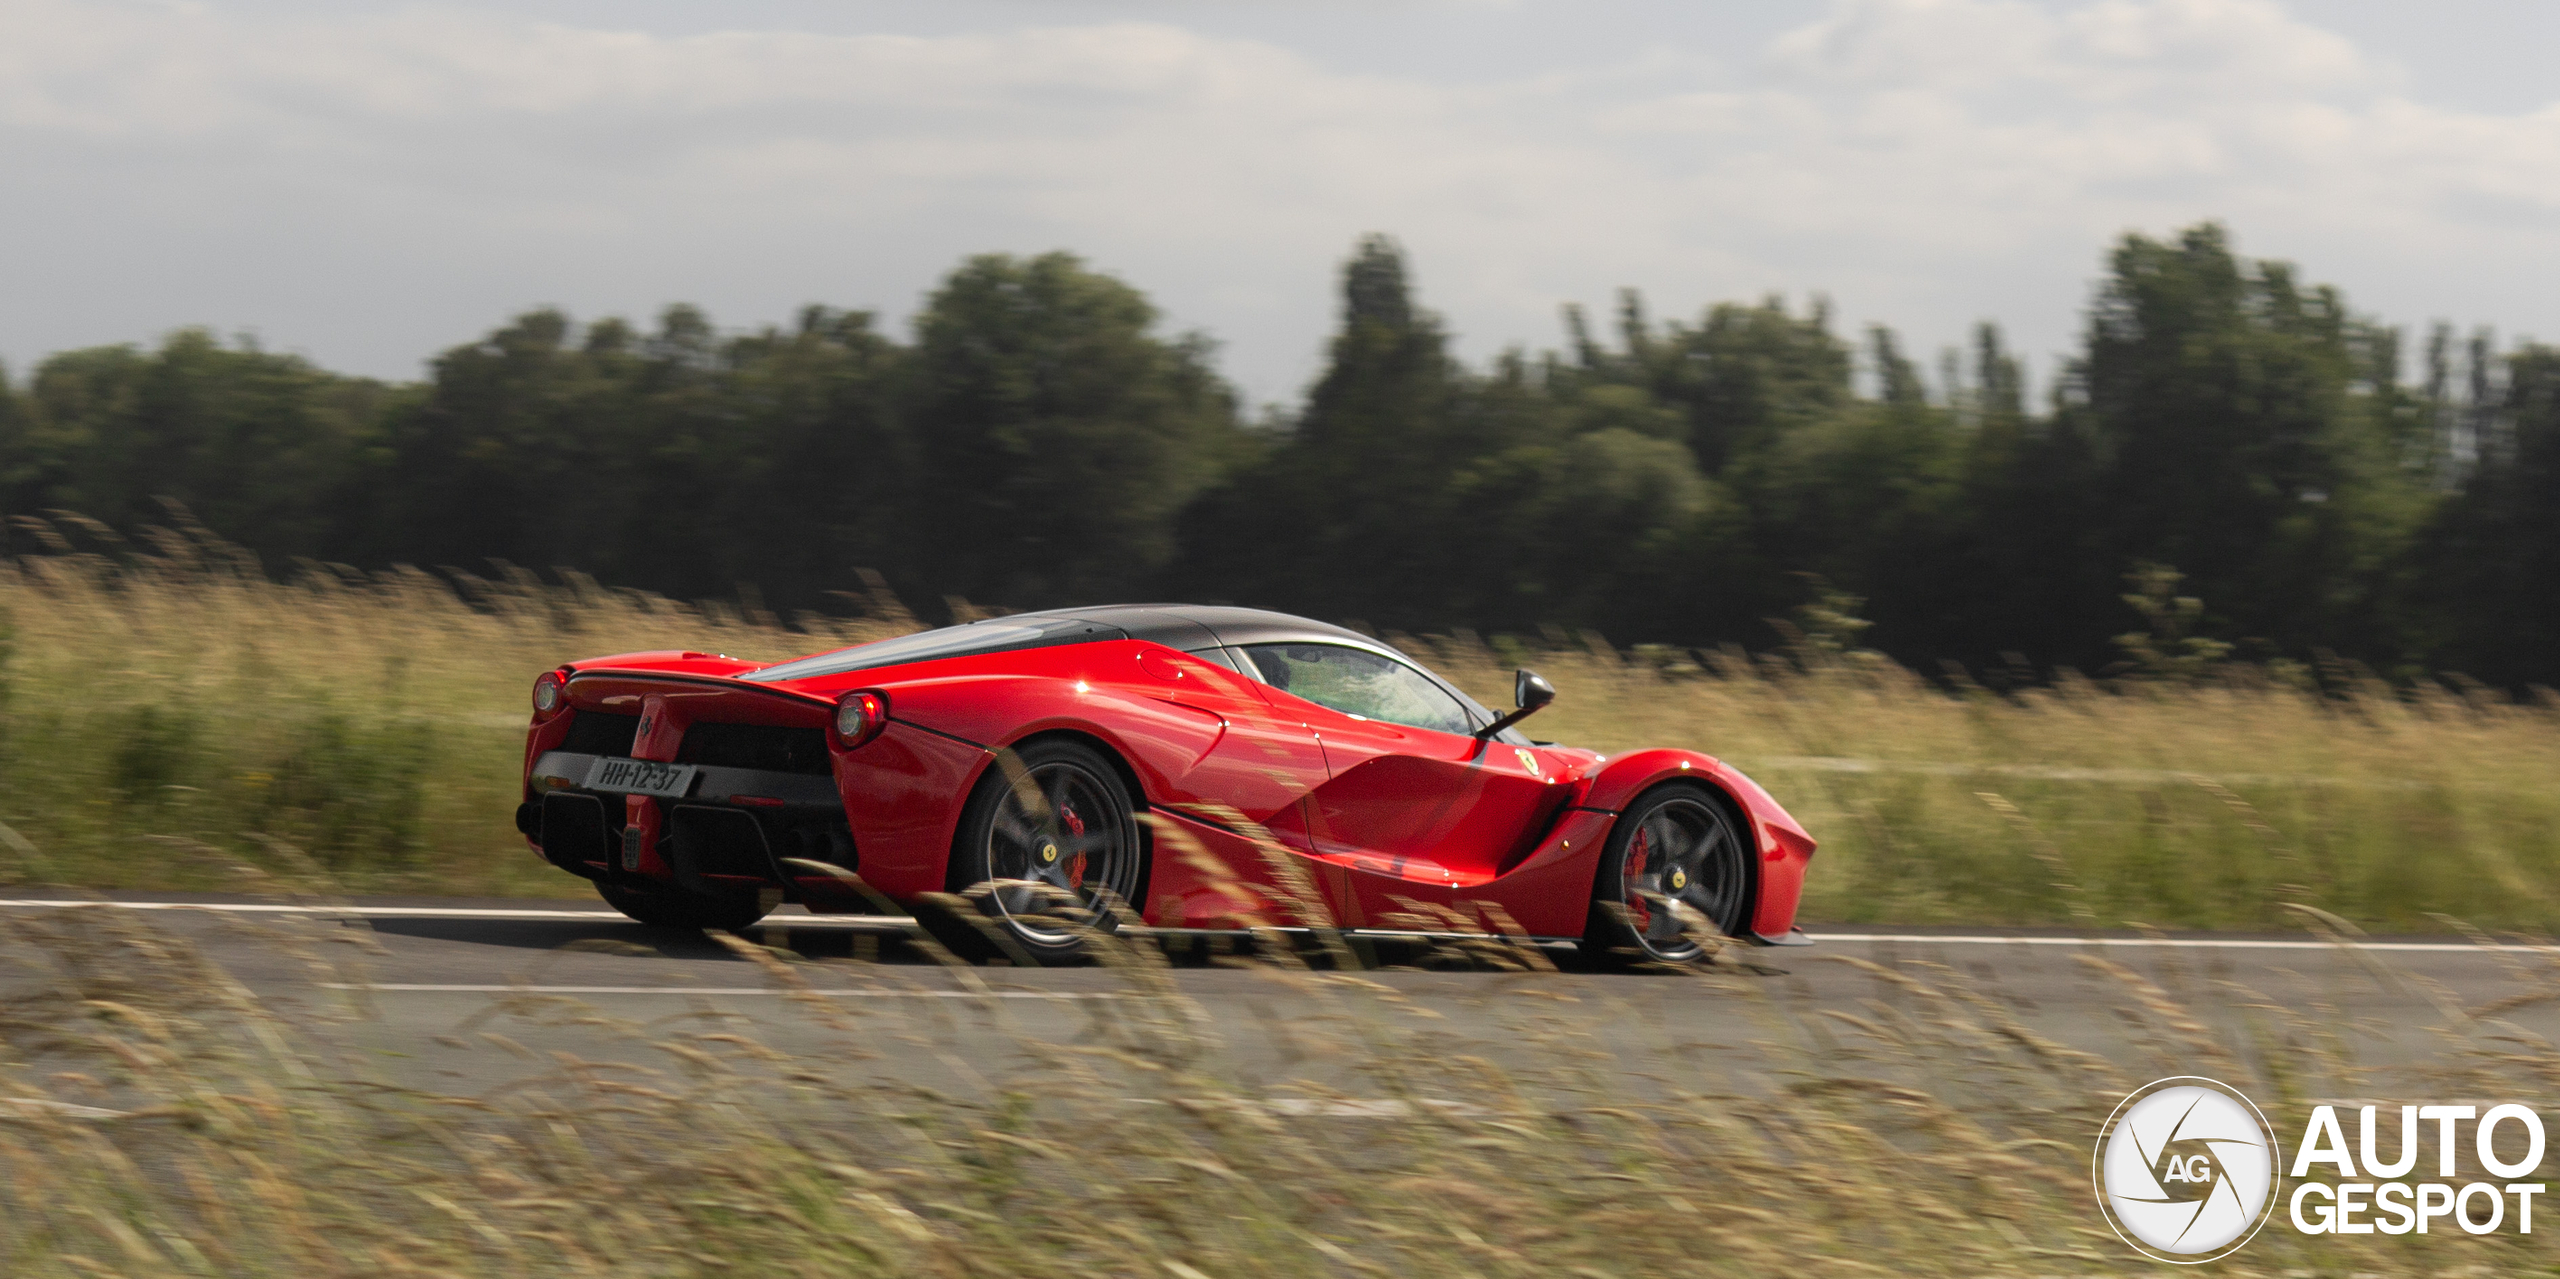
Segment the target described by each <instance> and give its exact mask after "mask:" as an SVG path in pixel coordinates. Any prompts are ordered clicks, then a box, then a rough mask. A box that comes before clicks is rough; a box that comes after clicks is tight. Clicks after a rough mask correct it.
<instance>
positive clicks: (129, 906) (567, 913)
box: [0, 898, 912, 932]
mask: <svg viewBox="0 0 2560 1279" xmlns="http://www.w3.org/2000/svg"><path fill="white" fill-rule="evenodd" d="M14 907H28V908H38V907H42V908H60V909H73V908H82V909H101V908H103V909H110V910H203V911H212V912H215V913H217V914H225V915H317V916H322V917H340V918H346V917H352V918H359V919H582V920H589V921H592V922H595V923H599V924H627V923H630V922H631V919H630V917H629V916H627V915H624V914H623V913H622V912H620V911H616V910H542V909H538V908H533V907H499V908H490V907H477V906H293V905H286V904H283V903H280V902H102V901H77V900H68V899H65V900H54V899H48V898H26V899H20V900H7V899H0V909H8V908H14ZM755 926H756V927H758V928H855V929H885V930H895V931H899V932H904V931H905V930H907V929H908V928H909V927H912V924H911V922H910V921H908V920H905V919H900V918H895V917H890V916H880V915H769V916H766V917H765V919H764V920H763V921H762V922H761V923H759V924H757V925H755Z"/></svg>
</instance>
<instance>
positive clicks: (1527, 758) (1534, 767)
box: [1511, 749, 1546, 777]
mask: <svg viewBox="0 0 2560 1279" xmlns="http://www.w3.org/2000/svg"><path fill="white" fill-rule="evenodd" d="M1511 753H1512V754H1514V755H1517V756H1519V757H1520V767H1522V768H1525V769H1528V770H1529V775H1530V776H1531V777H1544V776H1546V774H1545V773H1544V772H1542V771H1540V770H1539V768H1538V757H1537V756H1535V755H1532V754H1530V753H1529V752H1527V751H1524V750H1517V749H1515V750H1513V751H1512V752H1511Z"/></svg>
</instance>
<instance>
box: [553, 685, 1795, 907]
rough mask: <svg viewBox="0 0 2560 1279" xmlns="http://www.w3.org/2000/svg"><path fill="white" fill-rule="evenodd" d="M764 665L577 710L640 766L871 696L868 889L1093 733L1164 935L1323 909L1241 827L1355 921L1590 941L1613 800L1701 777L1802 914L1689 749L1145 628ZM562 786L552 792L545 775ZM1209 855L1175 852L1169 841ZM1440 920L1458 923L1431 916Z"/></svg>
mask: <svg viewBox="0 0 2560 1279" xmlns="http://www.w3.org/2000/svg"><path fill="white" fill-rule="evenodd" d="M757 669H760V668H759V667H758V666H756V665H755V664H752V663H746V662H739V661H735V660H733V659H729V658H724V657H719V656H716V655H711V654H703V653H694V652H674V651H669V652H651V653H632V654H623V655H620V656H617V657H610V658H600V659H595V660H592V661H582V662H578V663H575V664H574V665H573V666H571V667H564V668H563V670H564V671H567V672H570V673H571V676H572V678H571V679H570V682H569V685H568V687H567V690H566V692H565V699H564V702H563V712H575V711H578V710H591V711H605V712H609V713H620V714H635V713H636V714H639V715H640V716H641V717H642V722H641V729H640V731H639V733H638V734H637V736H636V737H635V739H634V741H633V745H632V748H631V750H632V755H633V756H634V757H635V758H640V759H651V760H661V761H672V760H674V759H675V758H676V755H677V751H678V747H679V745H680V743H681V742H682V741H683V740H684V734H685V731H686V730H687V729H688V728H690V727H691V726H693V725H695V724H697V723H714V722H716V723H727V724H758V725H771V726H777V727H784V728H804V729H805V728H823V727H825V726H826V725H827V724H829V723H830V722H831V719H832V716H833V714H834V709H833V708H834V703H835V700H836V698H837V697H838V696H840V695H842V694H844V693H847V692H850V691H853V690H857V689H859V690H877V691H879V692H880V693H881V694H882V695H883V696H885V698H886V699H887V703H888V718H889V723H888V725H887V727H886V729H885V730H883V731H882V732H880V733H879V734H878V735H877V736H876V737H873V738H871V739H870V740H867V741H864V742H862V743H861V744H860V745H858V746H855V747H852V748H850V749H847V748H846V747H845V746H844V745H843V743H842V742H841V741H837V740H836V739H834V738H833V737H832V736H830V737H829V739H828V740H829V742H830V744H831V757H830V760H829V763H830V765H831V768H832V772H833V778H834V781H835V787H836V791H837V793H838V794H839V795H840V796H841V798H842V800H843V803H844V820H845V823H846V827H847V828H848V829H849V831H850V833H851V835H852V838H853V842H854V846H855V848H856V849H857V850H858V859H859V862H858V864H859V874H860V876H861V878H862V880H863V881H864V882H865V883H866V884H868V885H869V886H871V887H872V888H874V889H876V890H878V891H879V892H880V893H882V894H885V895H886V896H888V897H889V898H891V899H892V900H895V901H907V900H912V899H913V898H914V897H915V896H916V895H917V894H919V893H925V892H931V891H937V890H941V889H944V888H946V887H948V886H950V885H948V883H947V873H948V870H947V868H948V865H949V859H950V855H951V851H952V841H953V838H954V836H955V832H956V831H957V829H958V823H959V818H960V815H961V811H962V809H963V808H964V806H965V805H966V803H967V801H968V797H969V795H970V793H971V791H972V789H973V788H974V787H975V786H976V785H978V783H979V781H980V779H981V778H982V777H984V776H985V774H986V771H987V769H988V768H989V766H990V765H991V764H992V763H993V761H994V760H995V758H996V751H997V750H998V749H999V748H1003V747H1008V746H1012V745H1014V744H1017V743H1019V742H1022V741H1024V740H1026V739H1029V738H1031V737H1034V736H1038V735H1041V734H1046V733H1073V734H1077V735H1079V736H1082V737H1085V738H1088V739H1090V740H1091V741H1093V742H1095V743H1097V744H1099V745H1100V746H1102V747H1103V748H1105V749H1107V750H1109V751H1111V752H1112V753H1113V754H1115V755H1116V756H1117V757H1118V758H1119V760H1121V761H1122V762H1123V763H1125V764H1126V765H1127V768H1128V774H1129V779H1130V780H1131V781H1132V782H1134V784H1135V789H1136V790H1137V791H1138V792H1139V793H1140V795H1141V797H1142V802H1143V803H1144V804H1145V805H1146V806H1147V807H1149V808H1151V809H1154V810H1156V811H1157V812H1158V813H1159V815H1160V816H1159V818H1158V820H1159V822H1160V823H1162V822H1170V823H1173V825H1172V826H1170V827H1167V826H1161V825H1160V827H1159V829H1160V830H1176V831H1179V832H1180V835H1179V836H1164V837H1160V838H1159V839H1158V841H1157V847H1156V855H1155V857H1154V859H1153V863H1152V866H1151V869H1150V871H1149V878H1148V881H1147V883H1148V889H1147V898H1146V901H1145V902H1144V903H1143V904H1142V906H1143V912H1142V913H1143V915H1144V917H1145V918H1146V920H1147V921H1148V922H1150V923H1154V924H1158V925H1160V926H1167V927H1192V928H1203V927H1238V926H1243V925H1244V924H1246V923H1247V922H1250V920H1252V919H1257V918H1258V919H1261V920H1265V921H1269V922H1286V923H1305V922H1313V921H1308V920H1304V919H1301V918H1299V916H1300V915H1301V914H1302V912H1300V911H1299V910H1298V909H1297V907H1296V904H1295V902H1294V899H1293V898H1292V897H1291V895H1290V894H1289V893H1288V892H1287V891H1286V890H1285V888H1284V887H1283V883H1284V880H1283V872H1282V871H1280V870H1276V869H1275V868H1273V867H1271V866H1268V865H1266V864H1265V863H1264V857H1263V854H1262V853H1261V852H1259V851H1258V850H1257V848H1256V845H1255V843H1254V842H1253V841H1252V840H1251V839H1249V838H1247V837H1246V836H1245V833H1244V832H1243V829H1242V828H1240V827H1238V826H1237V822H1238V819H1239V817H1240V818H1241V819H1242V820H1243V821H1247V822H1251V823H1255V824H1258V825H1259V826H1260V827H1261V828H1263V829H1264V830H1266V831H1268V832H1269V833H1270V835H1271V836H1272V838H1273V839H1274V840H1275V841H1277V842H1278V843H1279V844H1280V846H1281V847H1282V848H1283V849H1284V850H1285V852H1286V855H1287V856H1289V857H1292V858H1294V859H1297V863H1298V864H1297V872H1298V873H1301V874H1303V877H1304V882H1307V883H1311V884H1312V885H1313V886H1314V887H1315V888H1316V890H1317V891H1318V893H1319V894H1320V896H1321V897H1322V899H1323V904H1324V906H1325V908H1326V910H1327V911H1328V912H1329V913H1330V914H1331V916H1332V918H1333V920H1334V922H1336V923H1338V924H1340V925H1342V926H1345V927H1354V928H1360V927H1372V928H1377V927H1384V928H1412V927H1465V928H1491V929H1496V930H1502V931H1520V932H1526V933H1528V934H1531V935H1535V936H1542V937H1566V936H1576V935H1579V934H1580V933H1581V932H1582V931H1583V927H1584V922H1585V919H1586V917H1587V914H1588V911H1589V904H1590V899H1591V892H1592V882H1593V876H1594V873H1595V871H1596V868H1597V863H1598V860H1599V857H1600V854H1601V851H1602V849H1603V847H1604V845H1605V842H1606V840H1607V838H1608V834H1609V830H1610V827H1611V824H1612V823H1613V822H1614V820H1615V818H1616V815H1617V813H1618V812H1619V811H1620V810H1621V809H1623V808H1625V807H1626V806H1627V805H1628V804H1630V803H1632V802H1633V801H1634V800H1635V799H1636V797H1637V796H1639V795H1641V794H1643V793H1644V792H1645V791H1646V790H1647V789H1649V788H1651V787H1653V786H1656V785H1659V784H1661V783H1663V782H1665V781H1669V780H1674V779H1677V778H1684V777H1685V778H1694V779H1696V780H1698V781H1700V782H1703V783H1705V784H1707V785H1709V786H1712V787H1715V788H1716V789H1718V790H1720V791H1721V792H1723V793H1724V794H1725V795H1727V796H1729V797H1730V798H1731V799H1732V800H1733V801H1734V804H1735V805H1736V807H1737V808H1738V809H1739V810H1740V811H1741V813H1742V814H1743V816H1744V817H1745V819H1746V821H1747V823H1748V825H1749V827H1750V830H1751V835H1752V842H1753V845H1754V847H1755V848H1756V849H1757V851H1758V854H1759V861H1758V863H1757V867H1756V870H1757V874H1756V880H1757V889H1756V891H1757V900H1756V902H1755V904H1754V907H1753V911H1752V916H1751V923H1752V929H1753V931H1755V932H1757V933H1760V934H1762V935H1765V936H1771V937H1775V936H1778V935H1782V934H1784V933H1785V932H1787V931H1788V929H1790V928H1791V927H1792V926H1793V922H1794V914H1795V908H1796V902H1797V900H1798V899H1799V897H1800V895H1801V892H1802V886H1803V876H1804V869H1805V864H1806V861H1807V859H1809V858H1810V857H1811V855H1812V853H1813V848H1814V843H1813V840H1812V839H1811V838H1810V837H1809V836H1807V835H1806V834H1805V832H1804V830H1803V828H1802V827H1800V826H1799V825H1797V824H1796V822H1795V820H1794V819H1793V818H1792V817H1789V816H1788V815H1787V813H1786V811H1785V810H1784V809H1782V808H1780V807H1779V806H1778V804H1777V802H1776V801H1775V800H1773V799H1771V798H1770V797H1769V795H1768V794H1767V793H1766V792H1765V791H1763V790H1761V789H1760V788H1759V787H1758V786H1757V785H1755V784H1753V783H1752V782H1751V780H1750V779H1749V778H1747V777H1744V776H1743V775H1742V774H1740V773H1739V772H1736V771H1735V770H1733V769H1731V768H1728V767H1726V766H1725V765H1723V764H1721V763H1719V762H1718V761H1716V760H1715V759H1713V758H1711V757H1709V756H1705V755H1700V754H1697V753H1694V752H1690V751H1677V750H1647V751H1638V752H1635V753H1632V754H1628V755H1625V756H1621V757H1618V758H1616V759H1604V758H1603V757H1600V756H1596V755H1593V754H1591V753H1590V752H1587V751H1580V750H1574V749H1570V748H1563V747H1543V746H1529V747H1524V746H1515V745H1512V744H1509V743H1504V742H1498V741H1481V740H1478V739H1476V738H1474V737H1469V736H1461V735H1458V734H1454V733H1445V732H1436V731H1432V730H1428V729H1418V728H1408V727H1404V726H1401V725H1395V724H1388V723H1384V722H1381V721H1376V720H1369V719H1363V718H1361V717H1358V716H1353V715H1346V714H1343V713H1341V712H1338V711H1334V710H1331V709H1329V708H1326V707H1324V706H1320V705H1317V704H1315V703H1313V702H1309V701H1305V700H1303V699H1300V698H1298V697H1295V696H1293V695H1291V694H1289V693H1286V692H1282V691H1280V690H1277V689H1273V688H1270V687H1268V686H1266V685H1264V684H1261V683H1260V682H1258V681H1255V680H1251V679H1248V678H1246V677H1244V676H1241V675H1238V674H1237V673H1236V672H1235V671H1233V670H1230V669H1228V668H1227V667H1226V666H1224V665H1221V664H1219V663H1217V662H1213V661H1209V660H1205V659H1203V658H1201V657H1196V656H1193V655H1190V654H1186V653H1182V652H1178V651H1175V650H1173V649H1171V648H1167V647H1165V646H1163V645H1160V644H1156V643H1152V642H1149V641H1146V640H1136V639H1126V640H1101V641H1095V642H1086V643H1075V644H1059V645H1056V646H1053V647H1046V648H1033V649H1026V650H1017V651H1011V652H1000V653H993V654H984V655H977V656H965V657H950V658H942V659H938V660H932V661H920V662H915V663H911V664H908V665H903V666H889V667H881V668H878V669H873V670H865V671H853V672H846V673H841V674H835V675H826V676H818V677H812V678H808V679H802V680H796V681H789V682H780V683H770V684H768V683H756V682H748V681H741V680H737V679H735V678H733V677H734V676H737V675H739V674H742V673H745V672H750V671H753V670H757ZM563 712H555V713H553V714H551V715H537V716H536V717H535V722H534V723H533V725H532V726H531V728H530V729H529V731H528V733H527V738H526V754H525V763H526V767H527V771H528V789H527V796H528V798H532V797H533V794H534V792H533V789H532V787H531V784H530V780H531V770H532V767H533V765H534V764H535V763H536V761H537V760H539V759H540V758H541V757H542V756H543V754H544V753H545V752H547V751H553V750H557V749H560V748H561V743H562V742H563V741H564V740H565V739H566V738H567V736H568V726H569V723H570V720H571V714H570V713H563ZM551 784H553V785H558V784H559V783H557V782H554V783H551ZM617 815H618V816H620V817H621V819H622V820H623V821H624V822H625V823H626V825H627V826H628V827H631V828H636V829H637V830H638V831H639V833H640V850H639V851H640V858H639V863H638V869H637V872H636V873H638V874H641V875H644V876H648V875H655V876H660V877H663V876H665V875H667V874H669V873H671V872H670V871H669V869H668V868H667V867H666V865H665V864H664V862H663V861H662V859H660V858H659V857H658V856H657V853H656V842H657V834H658V829H659V826H660V823H661V822H662V820H663V816H664V815H663V813H662V812H661V811H660V802H659V801H655V800H650V799H645V798H639V797H631V798H628V799H627V800H626V801H624V804H623V807H622V811H621V812H620V813H619V814H617ZM1166 838H1172V839H1174V840H1175V842H1176V843H1178V844H1180V845H1182V846H1183V847H1186V848H1196V849H1197V850H1198V854H1197V855H1198V856H1203V857H1206V858H1207V859H1208V861H1206V862H1200V861H1197V860H1195V859H1194V858H1186V857H1177V856H1171V855H1168V852H1167V849H1166V847H1165V843H1164V841H1165V839H1166ZM829 882H831V881H822V880H818V879H815V878H795V879H794V880H793V881H792V882H790V883H789V884H787V885H785V887H786V888H787V889H789V890H791V892H792V895H794V896H796V897H799V898H801V899H802V900H805V901H807V902H808V904H809V905H810V907H811V908H812V909H817V910H828V909H855V908H859V903H858V901H857V899H855V898H854V897H852V896H851V895H848V894H844V893H841V892H831V891H828V890H827V888H826V884H827V883H829ZM1434 920H1440V921H1445V922H1443V923H1440V924H1437V925H1435V924H1434V923H1432V921H1434Z"/></svg>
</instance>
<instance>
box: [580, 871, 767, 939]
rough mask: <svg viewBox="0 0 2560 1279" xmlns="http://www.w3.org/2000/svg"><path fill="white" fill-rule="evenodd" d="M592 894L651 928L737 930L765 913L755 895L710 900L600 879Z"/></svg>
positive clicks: (701, 895) (670, 889)
mask: <svg viewBox="0 0 2560 1279" xmlns="http://www.w3.org/2000/svg"><path fill="white" fill-rule="evenodd" d="M596 893H597V895H598V896H601V897H603V898H604V900H605V904H606V905H609V906H611V907H613V908H614V909H615V910H618V911H621V912H622V913H623V914H625V915H629V916H630V917H632V918H633V919H636V920H638V921H640V922H641V923H644V924H647V925H649V926H650V927H652V928H685V929H692V930H695V931H700V930H702V929H738V928H744V927H746V926H748V925H749V924H752V923H754V922H756V921H757V920H759V919H762V918H764V917H765V912H766V908H765V904H764V898H763V896H762V895H761V894H758V893H723V894H721V895H720V896H717V897H713V896H710V895H708V894H705V893H697V892H693V891H691V890H689V889H683V888H678V887H676V886H674V885H672V884H669V885H666V886H664V887H660V888H648V889H642V888H626V887H624V886H622V885H620V884H612V883H606V882H604V881H602V880H598V881H597V882H596Z"/></svg>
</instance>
